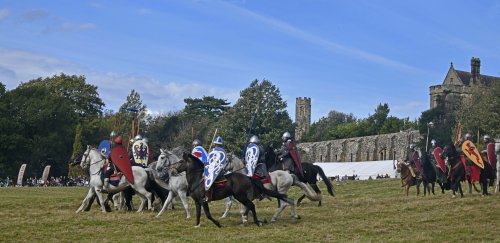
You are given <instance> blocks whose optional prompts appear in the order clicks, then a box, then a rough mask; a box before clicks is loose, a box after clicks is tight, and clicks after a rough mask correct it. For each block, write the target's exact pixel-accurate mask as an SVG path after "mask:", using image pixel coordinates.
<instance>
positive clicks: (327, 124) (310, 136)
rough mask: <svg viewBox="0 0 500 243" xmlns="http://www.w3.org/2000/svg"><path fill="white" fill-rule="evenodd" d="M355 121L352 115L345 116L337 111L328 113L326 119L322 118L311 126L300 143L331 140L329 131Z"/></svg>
mask: <svg viewBox="0 0 500 243" xmlns="http://www.w3.org/2000/svg"><path fill="white" fill-rule="evenodd" d="M355 121H356V118H355V117H354V115H353V114H352V113H350V114H346V113H342V112H338V111H330V112H329V113H328V116H327V117H322V118H320V119H319V121H318V122H315V123H313V124H312V125H311V128H310V129H309V132H308V133H307V134H305V135H304V137H303V139H302V141H304V142H313V141H325V140H329V139H333V138H332V137H331V136H330V133H329V131H330V130H332V129H334V128H335V127H337V126H339V125H342V124H346V123H351V122H355Z"/></svg>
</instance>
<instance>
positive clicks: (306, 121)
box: [295, 97, 311, 141]
mask: <svg viewBox="0 0 500 243" xmlns="http://www.w3.org/2000/svg"><path fill="white" fill-rule="evenodd" d="M295 124H296V128H295V140H297V141H300V140H301V139H302V135H304V134H305V133H307V132H308V131H309V128H310V127H311V98H308V97H304V98H302V97H297V99H296V101H295Z"/></svg>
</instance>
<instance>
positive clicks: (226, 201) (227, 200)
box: [219, 197, 233, 219]
mask: <svg viewBox="0 0 500 243" xmlns="http://www.w3.org/2000/svg"><path fill="white" fill-rule="evenodd" d="M224 204H225V205H226V208H225V209H224V213H223V214H222V216H220V218H219V219H224V218H226V217H227V215H228V214H229V210H231V206H232V205H233V200H231V197H226V198H224Z"/></svg>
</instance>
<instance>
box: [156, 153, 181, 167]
mask: <svg viewBox="0 0 500 243" xmlns="http://www.w3.org/2000/svg"><path fill="white" fill-rule="evenodd" d="M179 160H180V159H179V157H177V156H176V155H175V154H173V153H172V152H170V151H168V150H166V149H160V155H159V156H158V161H157V163H156V170H157V171H162V170H164V169H168V168H169V167H171V166H172V165H173V164H175V163H177V162H178V161H179Z"/></svg>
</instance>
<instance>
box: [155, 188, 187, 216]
mask: <svg viewBox="0 0 500 243" xmlns="http://www.w3.org/2000/svg"><path fill="white" fill-rule="evenodd" d="M173 198H174V192H173V191H169V192H168V196H167V200H165V202H164V203H163V207H162V208H161V210H160V212H159V213H158V214H157V215H156V217H157V218H158V217H160V216H161V215H162V214H163V212H165V210H167V207H168V205H169V204H170V202H172V199H173ZM181 199H182V198H181ZM182 203H184V201H183V202H182Z"/></svg>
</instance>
